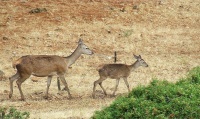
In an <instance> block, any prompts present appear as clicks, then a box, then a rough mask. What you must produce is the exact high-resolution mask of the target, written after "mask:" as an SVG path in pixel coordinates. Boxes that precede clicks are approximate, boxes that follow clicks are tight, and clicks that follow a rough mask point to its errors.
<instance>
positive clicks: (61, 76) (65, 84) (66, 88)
mask: <svg viewBox="0 0 200 119" xmlns="http://www.w3.org/2000/svg"><path fill="white" fill-rule="evenodd" d="M59 78H60V79H61V81H62V83H63V84H64V86H65V87H64V89H63V90H67V92H68V95H69V99H71V98H72V96H71V94H70V92H69V88H68V84H67V82H66V80H65V77H64V75H60V76H59Z"/></svg>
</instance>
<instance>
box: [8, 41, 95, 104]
mask: <svg viewBox="0 0 200 119" xmlns="http://www.w3.org/2000/svg"><path fill="white" fill-rule="evenodd" d="M81 54H87V55H92V54H93V52H92V51H91V50H90V49H89V48H88V47H87V46H86V45H85V44H84V43H83V41H82V40H81V39H80V40H79V42H78V46H77V48H76V49H75V51H74V52H73V53H72V54H71V55H70V56H68V57H61V56H57V55H27V56H22V57H21V58H19V59H18V60H16V61H14V62H13V68H15V67H16V68H17V73H16V74H15V75H13V76H12V77H10V78H9V80H10V94H9V98H11V97H12V94H13V81H15V80H17V81H16V83H17V86H18V89H19V92H20V95H21V100H25V98H24V95H23V92H22V89H21V84H22V83H23V82H24V81H25V80H26V79H28V78H29V77H30V76H31V75H34V76H37V77H48V78H47V79H48V80H47V90H46V94H45V96H44V98H45V99H47V98H48V91H49V86H50V84H51V79H52V77H53V76H54V75H57V76H58V77H59V79H61V81H62V83H63V84H64V86H65V87H64V89H65V90H67V92H68V95H69V98H72V96H71V94H70V91H69V88H68V85H67V82H66V80H65V74H66V72H67V69H68V67H69V66H71V65H72V64H73V63H74V62H75V61H76V60H77V59H78V58H79V57H80V55H81Z"/></svg>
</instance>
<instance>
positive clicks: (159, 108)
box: [91, 67, 200, 119]
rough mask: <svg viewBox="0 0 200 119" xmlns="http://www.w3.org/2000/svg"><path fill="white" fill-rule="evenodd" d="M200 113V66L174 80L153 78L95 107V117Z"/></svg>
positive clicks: (186, 118)
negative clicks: (147, 82) (99, 107)
mask: <svg viewBox="0 0 200 119" xmlns="http://www.w3.org/2000/svg"><path fill="white" fill-rule="evenodd" d="M199 117H200V67H196V68H194V69H193V70H191V71H190V72H189V74H188V76H187V78H185V79H181V80H180V81H179V82H177V83H175V84H173V83H170V82H167V81H158V80H153V81H152V82H151V84H150V85H149V86H147V87H144V86H139V87H137V88H136V89H134V90H132V91H131V92H130V93H129V94H128V96H126V97H119V98H117V99H116V100H115V101H114V102H113V103H112V104H111V105H110V106H109V107H106V108H104V109H103V110H101V111H96V112H95V114H94V115H93V117H91V118H93V119H135V118H140V119H152V118H155V119H168V118H178V119H196V118H199Z"/></svg>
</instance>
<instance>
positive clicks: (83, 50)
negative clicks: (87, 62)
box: [78, 39, 94, 55]
mask: <svg viewBox="0 0 200 119" xmlns="http://www.w3.org/2000/svg"><path fill="white" fill-rule="evenodd" d="M78 47H79V48H80V51H81V53H82V54H87V55H92V54H94V53H93V52H92V51H91V50H90V49H89V48H88V47H87V46H86V45H85V44H84V43H83V40H82V39H79V41H78Z"/></svg>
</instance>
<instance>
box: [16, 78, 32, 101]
mask: <svg viewBox="0 0 200 119" xmlns="http://www.w3.org/2000/svg"><path fill="white" fill-rule="evenodd" d="M29 77H30V75H28V74H21V76H20V78H19V79H18V80H17V81H16V83H17V86H18V89H19V92H20V95H21V100H22V101H24V100H25V98H24V94H23V92H22V89H21V84H22V83H23V82H24V81H25V80H26V79H27V78H29Z"/></svg>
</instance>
